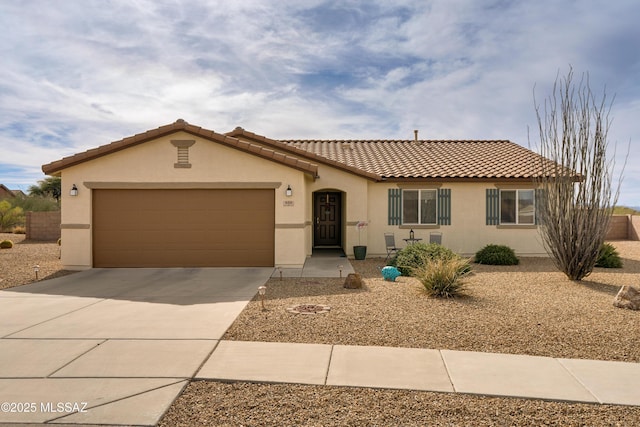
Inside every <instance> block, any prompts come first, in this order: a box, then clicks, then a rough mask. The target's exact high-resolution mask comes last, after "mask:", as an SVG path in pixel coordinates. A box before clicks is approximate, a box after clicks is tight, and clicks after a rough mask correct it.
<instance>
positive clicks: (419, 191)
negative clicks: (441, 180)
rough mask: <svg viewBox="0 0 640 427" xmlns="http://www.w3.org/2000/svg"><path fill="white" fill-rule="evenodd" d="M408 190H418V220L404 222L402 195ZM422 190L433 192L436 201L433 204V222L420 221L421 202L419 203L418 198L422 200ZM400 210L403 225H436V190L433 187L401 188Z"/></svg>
mask: <svg viewBox="0 0 640 427" xmlns="http://www.w3.org/2000/svg"><path fill="white" fill-rule="evenodd" d="M408 191H417V192H418V216H417V218H418V222H405V218H404V195H405V192H408ZM423 191H428V192H431V193H433V194H434V196H435V197H434V200H435V202H436V206H435V218H434V222H420V221H421V218H422V212H421V211H422V204H421V203H420V200H422V192H423ZM401 212H402V224H403V225H438V190H437V189H434V188H420V189H418V188H405V189H403V190H402V206H401Z"/></svg>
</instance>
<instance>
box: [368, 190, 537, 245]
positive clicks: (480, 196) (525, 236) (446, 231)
mask: <svg viewBox="0 0 640 427" xmlns="http://www.w3.org/2000/svg"><path fill="white" fill-rule="evenodd" d="M435 186H441V188H448V189H451V225H441V226H430V227H421V226H414V227H411V226H398V225H388V190H389V189H391V188H398V185H397V184H381V183H370V184H369V191H368V193H369V203H368V206H369V217H370V218H371V223H370V225H369V227H368V229H367V235H368V239H369V240H368V241H369V245H368V246H369V248H368V252H369V253H370V254H372V255H384V256H386V248H385V242H384V233H385V232H391V233H394V234H395V238H396V245H397V246H399V247H404V246H405V245H406V243H405V242H404V241H403V240H402V239H404V238H408V237H409V231H410V229H411V228H413V231H414V233H415V237H416V238H422V239H423V241H424V242H428V241H429V234H430V233H431V232H439V233H442V244H443V245H444V246H446V247H448V248H450V249H452V250H453V251H455V252H457V253H460V254H463V255H472V254H474V253H475V252H476V251H477V250H478V249H480V248H482V247H483V246H484V245H486V244H489V243H495V244H505V245H508V246H510V247H511V248H513V249H514V250H515V251H516V252H517V253H518V254H520V255H528V256H536V255H540V256H546V253H545V251H544V248H543V246H542V242H541V240H540V236H539V232H538V229H537V227H510V228H503V227H500V226H495V225H493V226H491V225H486V218H485V206H486V196H485V194H486V193H485V191H486V189H488V188H496V185H495V184H494V183H442V184H440V183H425V184H424V187H425V188H432V187H435Z"/></svg>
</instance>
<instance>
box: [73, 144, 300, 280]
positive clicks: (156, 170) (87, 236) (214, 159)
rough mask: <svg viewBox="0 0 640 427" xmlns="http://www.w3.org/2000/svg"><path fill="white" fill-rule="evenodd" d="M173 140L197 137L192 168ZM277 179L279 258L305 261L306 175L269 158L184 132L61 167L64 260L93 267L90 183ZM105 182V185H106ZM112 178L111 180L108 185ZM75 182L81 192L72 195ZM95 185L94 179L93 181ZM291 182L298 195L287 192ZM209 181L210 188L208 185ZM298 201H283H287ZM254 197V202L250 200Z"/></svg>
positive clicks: (191, 151)
mask: <svg viewBox="0 0 640 427" xmlns="http://www.w3.org/2000/svg"><path fill="white" fill-rule="evenodd" d="M171 140H195V141H196V143H195V144H194V145H193V146H191V147H190V148H189V161H190V163H191V167H190V168H175V167H174V163H176V162H177V149H176V147H175V146H173V145H172V144H171ZM229 182H236V183H238V182H240V183H277V184H278V185H279V188H276V189H275V197H276V200H275V205H276V214H275V220H276V230H275V263H276V265H283V266H301V265H302V264H303V263H304V261H305V255H306V253H307V252H308V251H307V248H306V246H305V242H306V240H305V227H304V224H305V213H306V212H305V206H306V204H307V196H306V192H305V191H303V190H304V188H305V177H304V174H303V173H302V172H300V171H298V170H296V169H293V168H290V167H287V166H284V165H282V164H279V163H275V162H273V161H270V160H266V159H263V158H259V157H257V156H254V155H251V154H248V153H245V152H242V151H239V150H236V149H233V148H229V147H226V146H223V145H221V144H217V143H214V142H211V141H208V140H204V139H201V138H196V137H194V136H193V135H190V134H187V133H183V132H179V133H176V134H172V135H170V136H167V137H164V138H160V139H158V140H154V141H150V142H146V143H143V144H140V145H137V146H134V147H130V148H127V149H125V150H123V151H119V152H116V153H112V154H109V155H106V156H103V157H100V158H97V159H95V160H92V161H89V162H85V163H82V164H79V165H76V166H73V167H70V168H67V169H65V170H63V171H62V189H63V191H62V193H63V194H62V241H63V246H62V263H63V265H64V268H69V269H85V268H91V266H92V265H91V253H92V249H91V228H90V226H91V206H92V201H91V189H90V188H88V187H87V185H85V184H86V183H99V184H100V185H103V186H104V185H107V186H109V185H111V188H122V187H123V186H124V187H127V186H134V187H135V186H136V184H139V185H140V186H144V184H145V183H167V186H169V185H171V186H176V185H178V186H179V185H184V186H185V188H198V187H200V188H211V186H212V185H213V186H214V187H216V186H218V187H219V188H224V186H225V185H226V183H229ZM105 183H106V184H105ZM109 183H111V184H109ZM73 184H76V185H77V186H78V190H79V191H78V196H76V197H72V196H70V195H69V189H70V188H71V186H72V185H73ZM91 185H93V184H90V185H89V186H91ZM287 185H291V187H292V189H293V190H294V191H293V196H291V197H286V196H285V189H286V188H287ZM207 186H208V187H207ZM285 200H287V201H290V202H293V206H284V201H285ZM248 202H249V201H248Z"/></svg>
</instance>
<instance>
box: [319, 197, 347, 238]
mask: <svg viewBox="0 0 640 427" xmlns="http://www.w3.org/2000/svg"><path fill="white" fill-rule="evenodd" d="M341 202H342V194H341V193H338V192H317V193H314V197H313V211H314V217H313V221H314V232H313V245H314V246H338V247H340V246H341V244H342V235H341V232H342V211H341V210H340V206H341Z"/></svg>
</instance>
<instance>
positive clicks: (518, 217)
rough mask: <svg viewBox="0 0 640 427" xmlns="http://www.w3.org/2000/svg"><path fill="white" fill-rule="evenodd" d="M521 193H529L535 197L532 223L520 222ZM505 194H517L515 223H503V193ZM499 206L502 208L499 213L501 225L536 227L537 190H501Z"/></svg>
mask: <svg viewBox="0 0 640 427" xmlns="http://www.w3.org/2000/svg"><path fill="white" fill-rule="evenodd" d="M521 191H527V192H531V193H532V195H533V206H532V209H533V212H532V215H533V220H532V222H520V215H519V210H520V192H521ZM503 192H515V194H516V198H515V215H514V217H515V222H503V221H502V193H503ZM498 205H499V207H500V212H499V219H500V222H499V223H500V225H535V224H536V192H535V190H533V189H531V188H519V189H515V188H514V189H511V188H509V189H506V188H505V189H501V190H500V193H499V195H498Z"/></svg>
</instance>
